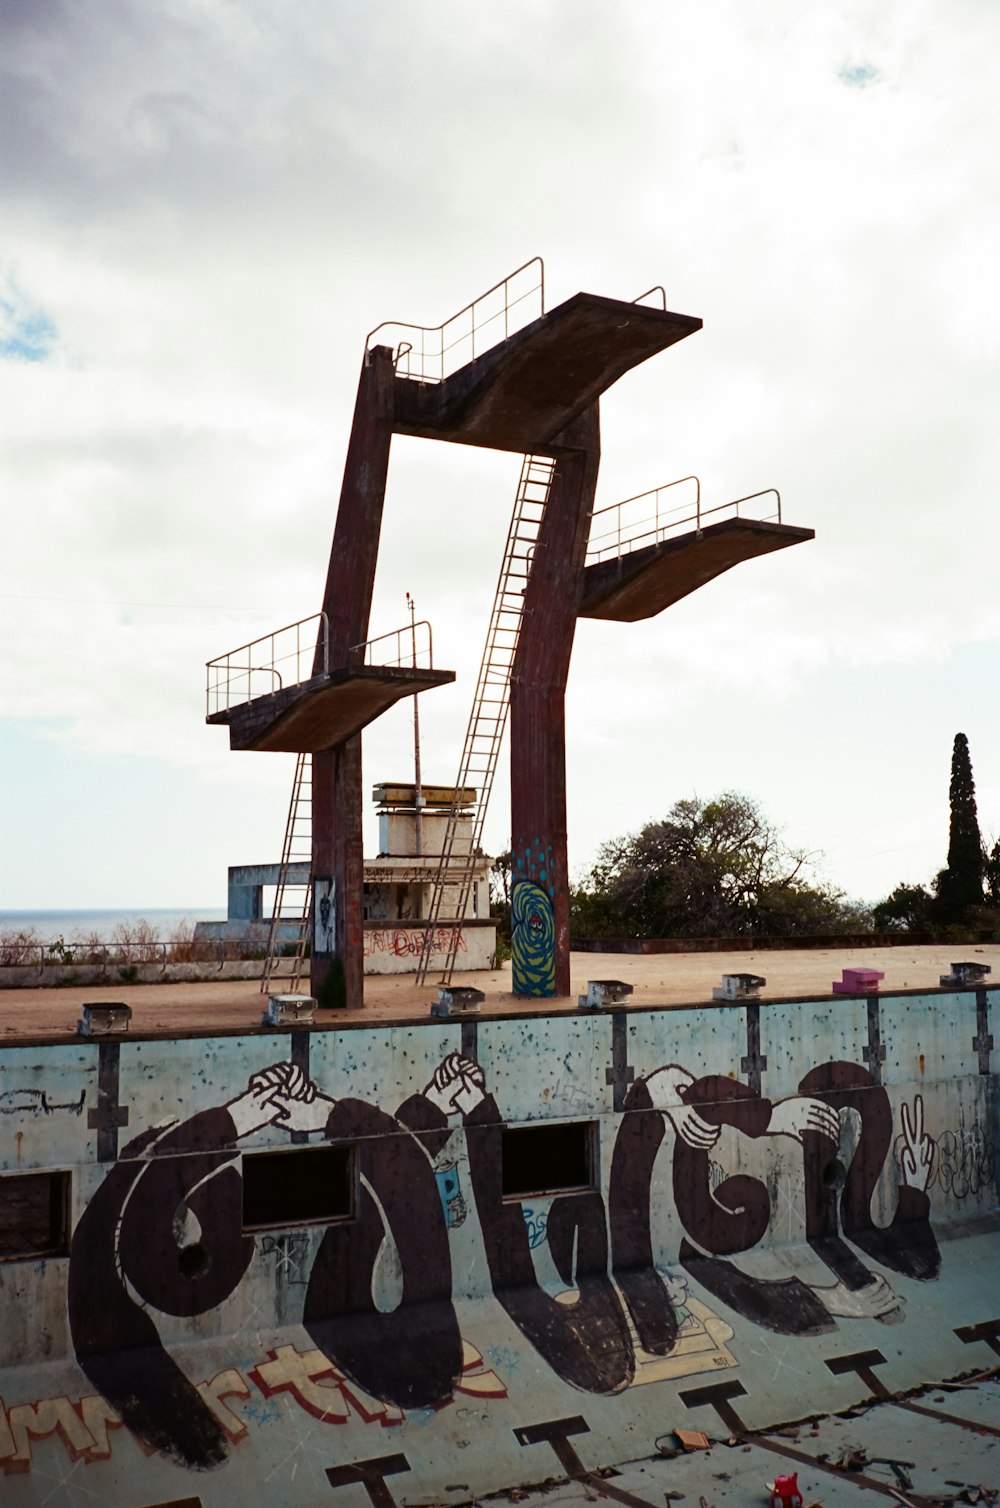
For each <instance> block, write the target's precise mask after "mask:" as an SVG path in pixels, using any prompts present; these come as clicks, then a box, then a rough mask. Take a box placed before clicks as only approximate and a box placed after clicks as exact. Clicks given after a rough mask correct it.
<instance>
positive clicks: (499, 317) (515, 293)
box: [365, 257, 545, 382]
mask: <svg viewBox="0 0 1000 1508" xmlns="http://www.w3.org/2000/svg"><path fill="white" fill-rule="evenodd" d="M522 306H526V307H522ZM544 313H545V263H544V262H543V261H542V259H541V257H532V258H531V259H530V261H527V262H525V263H524V265H523V266H522V267H518V268H516V269H515V271H514V272H512V273H510V274H509V276H507V277H505V278H502V279H501V281H500V282H499V283H494V285H493V287H492V288H487V290H486V292H485V293H481V294H480V295H479V297H478V298H476V299H473V301H472V303H471V304H466V306H465V308H464V309H460V310H459V311H458V313H457V314H453V315H452V316H451V318H450V319H446V320H445V322H444V324H443V325H434V326H432V327H427V328H425V327H424V326H422V325H411V324H407V323H405V322H404V321H402V320H387V321H386V322H385V323H384V324H381V325H376V327H375V329H374V330H372V331H370V333H369V335H368V338H367V340H366V341H365V356H366V359H367V354H368V352H369V351H370V350H371V349H372V346H373V345H380V346H385V345H389V346H393V347H394V349H395V352H396V358H395V362H396V374H397V376H399V377H409V378H412V379H413V380H414V381H417V382H443V381H444V379H445V378H446V377H449V376H450V375H451V374H452V372H457V371H458V369H459V367H463V366H465V365H466V364H467V363H468V362H470V361H472V360H474V358H475V357H477V356H481V355H482V354H483V352H484V351H488V350H489V349H490V348H491V346H495V345H499V344H500V342H501V341H504V340H506V339H507V337H508V336H510V335H513V334H514V333H515V331H517V330H520V329H522V328H523V326H525V325H527V324H530V322H531V321H532V320H533V319H537V318H538V317H539V316H540V315H542V314H544ZM376 337H377V338H376Z"/></svg>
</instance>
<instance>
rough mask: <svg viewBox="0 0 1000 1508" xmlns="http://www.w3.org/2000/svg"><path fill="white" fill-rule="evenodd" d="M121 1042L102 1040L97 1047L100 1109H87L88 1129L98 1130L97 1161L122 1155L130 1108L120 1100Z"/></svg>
mask: <svg viewBox="0 0 1000 1508" xmlns="http://www.w3.org/2000/svg"><path fill="white" fill-rule="evenodd" d="M120 1055H121V1043H120V1042H102V1043H101V1044H100V1046H99V1047H98V1049H97V1108H96V1110H88V1111H87V1129H88V1130H89V1131H96V1132H97V1161H98V1162H114V1161H115V1160H116V1159H117V1157H118V1131H119V1128H120V1127H122V1126H127V1125H128V1108H127V1106H125V1105H119V1103H118V1071H119V1058H120Z"/></svg>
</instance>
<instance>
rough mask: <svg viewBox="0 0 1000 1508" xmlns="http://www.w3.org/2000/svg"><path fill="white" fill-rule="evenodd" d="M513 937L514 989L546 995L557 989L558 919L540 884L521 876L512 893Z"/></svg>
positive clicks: (511, 942)
mask: <svg viewBox="0 0 1000 1508" xmlns="http://www.w3.org/2000/svg"><path fill="white" fill-rule="evenodd" d="M511 922H512V924H513V930H512V932H511V939H510V952H511V970H512V975H513V985H514V992H515V994H518V995H533V996H539V997H544V996H547V995H554V994H555V992H556V948H555V936H556V929H555V920H554V918H553V915H552V902H551V901H550V900H549V898H548V896H547V895H546V893H545V891H544V890H542V888H541V887H540V886H539V885H533V884H532V883H531V881H530V880H519V881H518V882H517V884H516V885H515V886H514V894H513V895H512V897H511Z"/></svg>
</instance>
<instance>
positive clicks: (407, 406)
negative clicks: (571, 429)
mask: <svg viewBox="0 0 1000 1508" xmlns="http://www.w3.org/2000/svg"><path fill="white" fill-rule="evenodd" d="M701 326H702V321H701V320H700V319H698V318H696V317H695V316H693V315H689V314H674V313H671V312H670V311H669V310H667V309H656V308H651V307H650V306H649V305H646V304H633V303H628V302H626V301H623V300H621V299H613V298H604V297H601V296H600V295H598V294H594V293H576V294H574V295H573V297H572V298H568V299H566V301H565V302H564V303H562V304H558V305H557V306H556V308H554V309H552V310H551V311H550V312H549V313H548V314H543V315H541V316H540V318H538V319H535V320H533V321H532V322H531V323H530V324H528V325H526V326H525V327H524V328H523V329H521V330H518V331H517V333H516V334H514V335H511V336H509V337H508V338H507V339H506V340H504V341H502V342H501V343H500V344H498V345H495V346H493V347H492V349H490V350H488V351H486V352H484V353H483V354H482V355H481V356H478V357H476V358H475V359H474V360H472V361H470V362H468V363H467V364H466V365H465V366H463V367H461V368H460V369H459V370H458V371H457V372H454V373H453V374H451V375H450V376H447V377H445V378H443V379H442V380H440V381H426V380H420V378H419V374H418V378H417V380H414V376H413V375H407V374H405V370H404V373H403V374H402V375H401V372H400V366H399V364H397V375H396V381H395V388H394V393H393V401H394V409H393V429H394V430H396V431H397V432H398V433H400V434H407V435H420V436H422V437H423V438H425V439H429V440H452V441H456V442H458V443H460V444H464V445H485V446H489V447H490V448H491V449H493V450H514V451H520V452H544V451H545V450H546V449H547V448H548V447H549V446H551V447H552V449H553V451H558V449H559V445H558V443H557V442H556V437H557V436H558V435H559V433H560V431H561V430H563V429H565V428H566V426H567V425H568V424H569V423H571V421H572V420H573V419H575V418H576V417H577V416H578V415H579V414H581V413H582V412H583V411H584V409H586V408H588V407H589V406H590V405H591V404H592V403H593V402H594V401H595V400H596V399H597V398H599V397H600V396H601V394H602V393H604V392H606V391H607V389H608V388H609V387H611V385H612V384H613V383H615V382H617V381H618V378H619V377H622V376H624V374H625V373H626V372H628V371H631V369H632V368H633V367H635V366H638V365H639V364H640V363H641V362H644V361H647V360H648V359H649V357H650V356H655V355H656V354H657V353H658V352H659V351H665V350H666V349H667V347H668V346H672V345H674V344H676V342H677V341H679V340H683V339H684V338H685V337H686V336H688V335H693V334H694V332H695V331H696V330H700V329H701ZM375 333H376V334H377V333H378V332H375Z"/></svg>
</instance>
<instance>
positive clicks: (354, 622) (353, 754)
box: [310, 346, 396, 1008]
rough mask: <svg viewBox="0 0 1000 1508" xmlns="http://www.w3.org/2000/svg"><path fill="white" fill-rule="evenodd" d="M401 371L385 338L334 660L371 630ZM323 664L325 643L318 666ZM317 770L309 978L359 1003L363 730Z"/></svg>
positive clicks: (371, 389) (337, 579)
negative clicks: (396, 369) (395, 395)
mask: <svg viewBox="0 0 1000 1508" xmlns="http://www.w3.org/2000/svg"><path fill="white" fill-rule="evenodd" d="M395 381H396V378H395V374H394V371H393V363H392V351H391V350H390V349H389V347H387V346H376V348H375V349H374V350H372V351H369V352H368V354H367V356H366V359H365V363H364V365H363V366H362V368H361V377H360V380H359V383H358V396H357V401H356V403H355V407H354V423H353V425H352V427H351V438H350V442H349V444H348V447H347V459H346V461H345V463H344V480H343V485H342V487H341V492H340V506H339V508H338V510H337V524H336V528H335V529H334V534H333V545H332V548H331V550H330V563H329V567H328V570H327V578H326V590H325V592H324V596H323V610H324V612H325V613H326V614H327V617H328V619H329V634H330V667H331V669H334V668H337V667H340V666H344V665H346V664H347V663H348V652H349V650H350V649H351V648H352V646H353V645H355V644H360V643H362V642H363V641H364V640H365V639H366V638H367V637H368V621H369V616H370V613H371V603H372V590H373V587H374V583H375V563H376V560H377V558H378V546H379V535H380V532H381V527H382V507H383V503H384V500H385V487H386V477H387V474H388V469H389V446H390V443H391V440H392V414H393V388H394V383H395ZM321 668H322V650H321V643H320V645H317V650H316V660H315V662H314V671H317V670H319V669H321ZM312 776H313V786H312V858H313V883H314V886H315V895H314V922H313V951H312V960H311V967H310V988H311V990H312V993H313V994H314V995H315V996H316V999H317V1000H318V1001H319V1003H320V1005H322V1006H350V1007H352V1008H353V1007H357V1006H360V1005H361V1004H362V1003H363V994H364V937H363V931H362V925H361V895H362V886H363V883H364V867H363V857H362V846H361V794H362V792H361V786H362V772H361V735H360V734H358V735H357V736H356V737H355V738H351V739H349V740H348V741H347V742H346V743H344V744H341V745H340V747H339V748H336V749H331V750H328V751H326V752H324V753H319V754H314V755H313V772H312Z"/></svg>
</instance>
